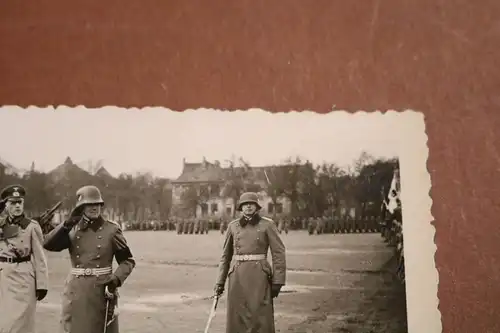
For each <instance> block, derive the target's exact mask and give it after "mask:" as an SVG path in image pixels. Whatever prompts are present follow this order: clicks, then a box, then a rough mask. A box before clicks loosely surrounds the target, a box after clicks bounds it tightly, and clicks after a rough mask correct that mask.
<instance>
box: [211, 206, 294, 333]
mask: <svg viewBox="0 0 500 333" xmlns="http://www.w3.org/2000/svg"><path fill="white" fill-rule="evenodd" d="M243 225H244V226H243ZM269 248H270V249H271V255H272V264H273V267H272V268H271V265H270V264H269V262H268V261H267V259H262V260H258V261H237V260H235V261H233V262H232V259H233V256H235V255H245V254H264V255H267V252H268V250H269ZM226 278H227V279H228V288H227V289H228V294H227V322H226V332H227V333H239V332H252V333H274V332H275V325H274V305H273V299H272V297H271V284H279V285H284V284H285V278H286V257H285V245H284V244H283V242H282V241H281V239H280V237H279V234H278V228H277V227H276V224H275V223H274V221H272V220H271V219H269V218H266V217H260V216H259V215H256V216H254V222H253V223H246V224H245V223H244V222H243V220H241V221H240V220H235V221H232V222H231V223H229V225H228V229H227V231H226V236H225V241H224V245H223V251H222V256H221V259H220V264H219V274H218V277H217V282H216V283H217V284H222V285H224V284H225V281H226Z"/></svg>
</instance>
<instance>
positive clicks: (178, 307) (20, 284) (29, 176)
mask: <svg viewBox="0 0 500 333" xmlns="http://www.w3.org/2000/svg"><path fill="white" fill-rule="evenodd" d="M179 111H181V110H179ZM179 111H172V110H169V109H166V108H144V109H140V110H139V109H125V108H118V107H113V106H108V107H103V108H99V109H87V108H85V107H83V106H77V107H64V106H62V107H57V108H54V107H46V108H37V107H29V108H26V109H23V108H19V107H16V106H5V107H3V108H2V110H1V113H0V121H1V123H2V124H3V130H2V136H3V138H4V144H3V145H2V146H1V148H0V187H1V189H0V190H1V193H0V199H1V200H0V211H1V212H2V213H1V218H0V313H1V315H0V333H4V332H5V333H6V332H9V333H33V332H37V333H50V332H61V333H90V332H92V333H97V332H108V333H118V332H128V333H145V332H148V333H153V332H172V333H174V332H176V333H177V332H204V333H208V332H210V333H223V332H226V333H244V332H245V333H248V332H252V333H274V332H290V333H309V332H310V333H322V332H325V333H327V332H328V333H330V332H332V333H333V332H338V333H359V332H367V333H368V332H371V333H421V332H440V331H441V323H440V314H439V311H438V298H437V286H438V274H437V271H436V268H435V264H434V253H435V251H436V246H435V244H434V227H433V226H432V224H431V222H432V215H431V205H432V200H431V198H430V196H429V191H430V189H431V183H430V176H429V173H428V171H427V166H426V165H427V157H428V149H427V136H426V133H425V124H424V117H423V115H422V113H419V112H417V111H411V110H402V111H387V112H385V111H384V112H364V111H359V112H353V113H349V112H345V111H332V112H330V113H327V114H317V113H314V112H311V111H303V112H288V113H271V112H268V110H261V109H250V110H230V111H228V110H224V111H222V110H214V109H196V110H194V109H193V110H185V111H184V112H179Z"/></svg>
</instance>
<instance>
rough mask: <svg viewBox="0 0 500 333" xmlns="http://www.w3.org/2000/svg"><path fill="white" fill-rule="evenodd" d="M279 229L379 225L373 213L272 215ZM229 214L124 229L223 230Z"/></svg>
mask: <svg viewBox="0 0 500 333" xmlns="http://www.w3.org/2000/svg"><path fill="white" fill-rule="evenodd" d="M273 220H274V221H275V223H276V224H277V227H278V232H279V233H280V234H281V233H282V232H285V233H286V234H288V231H289V230H307V231H308V233H309V234H310V235H313V234H317V235H321V234H325V233H357V232H378V231H380V225H379V221H378V218H376V217H375V216H365V217H361V218H352V217H350V216H346V217H338V216H333V217H331V216H318V217H273ZM230 221H231V218H180V217H172V218H169V219H168V220H167V221H144V222H140V223H127V227H126V229H127V230H175V231H176V232H177V234H179V235H181V234H208V231H209V230H217V229H218V230H219V231H220V233H221V234H223V233H224V232H225V231H226V229H227V226H228V224H229V222H230Z"/></svg>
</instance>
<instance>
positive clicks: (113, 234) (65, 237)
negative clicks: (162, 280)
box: [44, 186, 135, 333]
mask: <svg viewBox="0 0 500 333" xmlns="http://www.w3.org/2000/svg"><path fill="white" fill-rule="evenodd" d="M76 196H77V203H76V206H75V208H74V209H73V211H72V212H71V214H70V218H69V219H68V220H66V221H65V222H63V223H61V224H60V225H58V226H57V227H56V228H55V229H54V230H52V231H51V232H50V233H49V234H48V235H47V236H46V238H45V243H44V247H45V249H47V250H49V251H54V252H60V251H63V250H65V249H68V251H69V254H70V257H71V266H72V268H71V271H70V274H69V276H68V278H67V280H66V285H65V291H64V294H63V306H62V320H61V325H62V332H65V333H88V332H102V331H103V329H104V324H105V317H106V298H105V288H106V291H108V290H109V292H111V293H112V294H114V295H115V297H114V298H113V299H114V301H116V296H117V293H116V291H117V288H118V287H121V286H122V285H123V283H124V282H125V280H126V279H127V278H128V276H129V275H130V273H131V272H132V270H133V269H134V267H135V260H134V259H133V257H132V253H131V251H130V248H129V246H128V245H127V241H126V239H125V237H124V235H123V232H122V230H121V228H120V226H119V225H118V224H117V223H116V222H113V221H109V220H106V219H104V218H103V216H102V215H101V209H102V206H103V205H104V200H103V199H102V196H101V192H100V191H99V189H98V188H97V187H95V186H84V187H82V188H80V189H79V190H78V191H77V192H76ZM113 259H116V261H117V262H118V267H117V268H116V269H115V270H114V271H113V268H112V264H113ZM113 305H116V303H113ZM110 312H111V311H110ZM110 312H108V316H107V318H108V321H109V319H112V318H113V313H110ZM118 331H119V328H118V319H117V318H115V319H114V320H113V321H112V322H111V324H110V325H109V326H108V327H107V330H106V332H108V333H117V332H118Z"/></svg>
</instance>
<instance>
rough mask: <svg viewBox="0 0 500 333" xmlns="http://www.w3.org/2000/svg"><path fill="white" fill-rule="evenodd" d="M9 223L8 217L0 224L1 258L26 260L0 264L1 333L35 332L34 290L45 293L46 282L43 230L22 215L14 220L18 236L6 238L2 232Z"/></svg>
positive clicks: (46, 269)
mask: <svg viewBox="0 0 500 333" xmlns="http://www.w3.org/2000/svg"><path fill="white" fill-rule="evenodd" d="M9 223H12V221H11V220H10V218H7V219H6V220H5V219H4V220H2V222H0V225H1V226H0V228H1V229H0V257H2V258H15V257H19V258H26V260H27V261H24V262H19V263H8V262H0V332H1V333H7V332H8V333H34V332H35V308H36V302H37V300H36V294H35V291H36V290H37V289H45V290H47V289H48V280H49V276H48V268H47V259H46V257H45V254H44V251H43V235H42V229H41V227H40V225H39V224H38V223H37V222H36V221H34V220H31V219H28V218H26V217H24V216H22V217H21V218H20V219H19V218H18V219H16V224H17V225H18V226H19V228H18V234H17V235H16V236H14V237H12V238H8V239H7V238H6V237H4V236H7V235H4V234H3V233H2V232H1V231H2V230H3V229H4V227H5V226H7V224H9ZM16 254H17V255H16ZM30 257H31V258H30ZM28 258H29V260H28Z"/></svg>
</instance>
